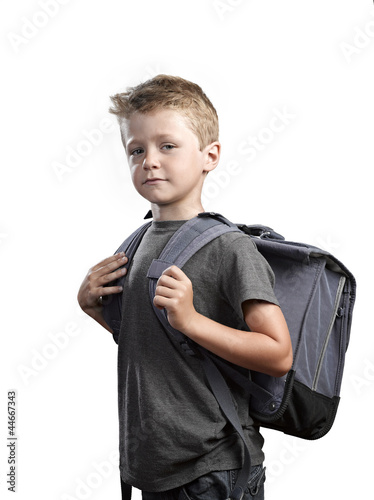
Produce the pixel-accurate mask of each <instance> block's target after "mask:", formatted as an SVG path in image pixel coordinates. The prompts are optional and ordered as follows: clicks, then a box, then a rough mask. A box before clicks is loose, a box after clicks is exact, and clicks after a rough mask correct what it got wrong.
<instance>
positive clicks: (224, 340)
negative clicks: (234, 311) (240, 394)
mask: <svg viewBox="0 0 374 500" xmlns="http://www.w3.org/2000/svg"><path fill="white" fill-rule="evenodd" d="M154 304H155V306H156V307H158V308H159V309H163V308H165V309H166V310H167V313H168V320H169V323H170V324H171V326H172V327H173V328H175V329H177V330H179V331H181V332H182V333H184V334H185V335H187V336H188V337H189V338H191V339H192V340H194V341H195V342H196V343H198V344H200V345H201V346H202V347H205V348H206V349H208V350H209V351H211V352H213V353H214V354H217V355H218V356H220V357H222V358H223V359H226V360H227V361H230V362H232V363H234V364H236V365H239V366H242V367H244V368H248V369H250V370H255V371H259V372H262V373H267V374H268V375H272V376H275V377H280V376H282V375H285V374H286V373H287V372H288V371H289V370H290V368H291V366H292V345H291V339H290V335H289V331H288V327H287V324H286V321H285V319H284V316H283V313H282V311H281V309H280V307H278V306H277V305H275V304H271V303H269V302H263V301H255V300H248V301H245V302H243V304H242V309H243V317H244V319H245V322H246V323H247V325H248V327H249V328H250V330H251V331H249V332H247V331H242V330H236V329H235V328H230V327H228V326H225V325H222V324H220V323H217V322H216V321H213V320H211V319H209V318H207V317H206V316H203V315H202V314H199V313H198V312H197V311H196V310H195V308H194V306H193V290H192V284H191V281H190V280H189V279H188V277H187V276H186V275H185V273H184V272H183V271H181V269H179V268H178V267H177V266H171V267H169V268H168V269H166V270H165V271H164V273H163V275H162V276H161V277H160V279H159V281H158V284H157V288H156V295H155V298H154Z"/></svg>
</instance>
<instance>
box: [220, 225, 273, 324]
mask: <svg viewBox="0 0 374 500" xmlns="http://www.w3.org/2000/svg"><path fill="white" fill-rule="evenodd" d="M220 272H221V278H222V281H221V286H222V288H223V289H222V293H223V295H224V297H225V299H226V300H227V302H228V303H229V304H230V305H231V307H232V308H233V309H234V310H235V311H236V313H237V314H238V315H239V316H240V317H242V303H243V302H245V301H246V300H264V301H266V302H270V303H272V304H276V305H279V303H278V301H277V299H276V297H275V294H274V284H275V278H274V273H273V270H272V269H271V267H270V265H269V263H268V262H267V260H266V259H265V258H264V257H263V256H262V255H261V254H260V252H259V251H258V250H257V247H256V246H255V244H254V242H253V241H252V239H251V238H250V237H249V236H247V235H244V234H243V235H239V236H237V235H235V239H232V240H231V242H230V244H229V245H227V246H226V249H225V252H224V256H223V257H222V260H221V269H220Z"/></svg>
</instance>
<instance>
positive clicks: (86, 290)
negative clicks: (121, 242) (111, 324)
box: [77, 252, 127, 326]
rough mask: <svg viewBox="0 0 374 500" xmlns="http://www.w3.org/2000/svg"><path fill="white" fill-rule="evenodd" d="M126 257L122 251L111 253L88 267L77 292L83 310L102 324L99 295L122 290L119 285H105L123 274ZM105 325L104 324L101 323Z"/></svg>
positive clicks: (101, 307) (124, 272) (125, 270)
mask: <svg viewBox="0 0 374 500" xmlns="http://www.w3.org/2000/svg"><path fill="white" fill-rule="evenodd" d="M126 262H127V257H126V255H125V254H124V252H121V253H118V254H116V255H112V256H111V257H108V258H107V259H104V260H102V261H101V262H99V263H98V264H96V266H93V267H91V269H89V271H88V273H87V275H86V277H85V278H84V280H83V282H82V284H81V286H80V288H79V292H78V297H77V298H78V303H79V305H80V307H81V308H82V309H83V311H84V312H85V313H86V314H88V315H89V316H91V317H92V318H93V319H95V320H96V321H98V322H99V323H100V324H103V323H102V321H103V319H102V315H101V311H102V309H103V306H102V304H101V297H103V296H104V295H110V294H112V293H120V292H122V287H121V286H107V284H108V283H110V282H111V281H114V280H116V279H118V278H121V277H122V276H124V275H125V274H126V272H127V269H126V268H125V267H122V268H121V269H119V267H121V266H124V265H125V264H126ZM103 326H105V325H103Z"/></svg>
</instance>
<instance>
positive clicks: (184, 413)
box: [78, 75, 292, 500]
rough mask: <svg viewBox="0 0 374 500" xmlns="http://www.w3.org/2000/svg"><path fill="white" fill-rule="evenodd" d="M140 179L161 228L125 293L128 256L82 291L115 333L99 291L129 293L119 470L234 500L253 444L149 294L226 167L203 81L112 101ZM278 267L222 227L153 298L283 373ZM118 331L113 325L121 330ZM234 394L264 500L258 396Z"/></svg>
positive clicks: (222, 352)
mask: <svg viewBox="0 0 374 500" xmlns="http://www.w3.org/2000/svg"><path fill="white" fill-rule="evenodd" d="M112 102H113V107H112V108H111V110H110V111H111V112H112V113H114V114H115V115H117V118H118V121H119V125H120V130H121V137H122V141H123V145H124V148H125V151H126V155H127V159H128V163H129V167H130V172H131V178H132V182H133V184H134V187H135V189H136V190H137V191H138V192H139V194H140V195H141V196H142V197H144V198H145V199H146V200H148V201H149V202H150V204H151V210H152V215H153V222H152V226H151V228H150V229H148V231H147V232H146V234H145V236H144V238H143V240H142V242H141V244H140V246H139V248H138V249H137V251H136V254H135V256H134V259H133V261H132V264H131V267H130V269H129V272H128V276H127V277H126V279H125V282H124V286H123V290H122V289H121V288H120V287H116V286H110V285H109V286H104V285H107V284H108V283H110V282H112V281H113V280H114V279H116V278H118V277H120V276H122V275H124V274H125V273H126V270H124V269H123V268H121V266H123V264H124V263H126V261H127V258H126V256H125V255H123V254H119V255H114V256H111V257H109V258H107V259H104V260H103V261H101V262H99V263H98V264H97V265H96V266H94V267H92V268H91V269H90V270H89V272H88V274H87V276H86V278H85V279H84V281H83V283H82V285H81V288H80V291H79V293H78V301H79V303H80V306H81V307H82V309H83V310H84V311H85V312H86V313H87V314H89V315H90V316H92V317H93V318H94V319H95V320H96V321H98V322H99V323H100V324H101V325H102V326H104V327H105V328H106V329H107V330H109V331H110V332H112V330H111V328H110V327H109V326H108V325H107V324H106V322H105V320H104V318H103V315H102V306H101V305H100V300H101V297H102V296H104V295H108V294H112V293H120V292H123V299H122V310H123V319H122V325H121V330H120V334H119V336H118V337H115V341H116V342H117V343H118V390H119V422H120V471H121V484H122V489H123V498H127V497H125V495H126V484H130V485H133V486H135V487H137V488H139V489H141V490H142V495H143V496H142V497H143V499H145V500H156V499H176V500H177V499H178V500H181V499H189V498H193V499H201V500H208V499H209V500H220V499H226V498H228V497H229V494H230V491H231V489H232V487H233V485H234V484H235V480H236V477H237V474H238V470H240V467H241V465H242V456H243V449H242V448H243V446H242V443H241V441H240V439H239V438H238V436H237V434H236V433H235V431H234V430H233V428H232V427H231V426H230V424H228V423H227V421H226V419H225V417H224V416H223V414H222V413H221V410H220V408H219V406H218V404H217V402H216V400H215V398H214V396H213V394H212V392H211V391H210V389H209V388H208V386H207V383H206V381H205V378H204V374H203V369H202V366H201V364H200V360H198V359H196V358H193V357H191V356H188V355H186V354H185V353H184V352H183V350H182V349H181V347H180V345H179V343H178V342H177V341H175V339H174V338H173V337H172V336H171V335H170V334H169V333H166V332H165V330H164V329H163V327H162V326H161V324H160V323H159V321H158V320H157V318H156V315H155V314H154V311H153V308H152V304H151V303H150V300H149V295H148V280H147V277H146V275H147V271H148V268H149V265H150V263H151V262H152V260H153V259H154V258H157V257H158V256H159V254H160V252H161V250H162V249H163V247H164V246H165V244H166V242H167V241H168V240H169V239H170V237H171V236H172V235H173V233H174V232H175V231H176V230H177V229H178V228H179V227H180V226H181V225H182V224H183V223H184V222H185V221H186V220H189V219H191V218H193V217H195V216H196V215H197V214H198V213H200V212H203V211H204V209H203V207H202V204H201V191H202V187H203V182H204V180H205V178H206V176H207V174H208V172H211V171H212V170H213V169H214V168H215V167H216V166H217V164H218V161H219V157H220V149H221V146H220V143H219V142H218V118H217V113H216V110H215V109H214V107H213V105H212V104H211V102H210V101H209V99H208V98H207V96H206V95H205V94H204V93H203V91H202V90H201V88H200V87H199V86H198V85H196V84H194V83H192V82H189V81H187V80H184V79H182V78H179V77H173V76H166V75H158V76H157V77H155V78H153V79H151V80H149V81H147V82H145V83H143V84H140V85H138V86H136V87H133V88H130V89H128V91H127V92H125V93H121V94H117V95H115V96H113V97H112ZM273 280H274V277H273V274H272V271H271V269H270V268H269V266H268V264H267V263H266V261H265V260H264V259H263V258H262V257H261V255H260V254H259V253H258V252H257V250H256V248H255V246H254V244H253V242H252V241H251V239H250V238H249V237H248V236H246V235H244V234H241V233H236V232H234V233H228V234H224V235H222V236H220V237H218V238H216V239H215V240H213V241H212V242H211V243H209V244H208V245H206V246H205V247H203V248H202V249H201V250H199V251H198V252H197V253H196V254H195V255H194V256H193V257H192V258H191V259H190V260H189V261H188V262H187V263H186V264H185V265H184V266H183V270H181V269H179V268H177V267H176V266H171V267H170V268H168V269H166V270H165V271H164V273H163V275H162V276H161V278H160V279H159V281H158V284H157V289H156V295H155V298H154V304H155V306H156V307H157V308H159V309H166V311H167V315H168V320H169V322H170V324H171V326H173V327H174V328H175V329H177V330H180V331H181V332H182V333H184V334H185V335H186V336H188V337H189V338H190V339H192V340H193V341H195V342H196V343H198V344H200V345H201V346H203V347H204V348H206V349H208V350H210V351H212V352H213V353H214V354H216V355H218V356H220V357H222V358H224V359H225V360H227V361H229V362H232V363H235V364H236V365H239V366H241V367H243V368H246V369H251V370H256V371H260V372H263V373H268V374H270V375H273V376H281V375H283V374H285V373H287V372H288V370H289V369H290V368H291V363H292V350H291V342H290V337H289V332H288V329H287V325H286V322H285V320H284V317H283V314H282V312H281V310H280V308H279V306H278V303H277V300H276V298H275V296H274V293H273ZM112 333H113V332H112ZM232 394H233V397H234V400H235V403H236V406H237V409H238V414H239V416H240V420H241V423H242V426H243V429H244V432H245V436H246V438H247V441H248V445H249V449H250V452H251V463H252V471H251V478H250V482H249V485H248V489H247V491H246V494H245V496H244V498H245V499H246V500H250V499H256V500H260V499H263V498H264V489H263V482H264V469H263V465H262V464H263V459H264V455H263V452H262V445H263V438H262V436H261V435H260V433H259V430H258V428H256V427H255V426H254V425H253V421H252V419H251V417H250V416H249V414H248V401H247V399H246V397H245V396H244V395H243V394H242V392H241V391H240V390H239V389H237V388H235V387H234V386H233V387H232Z"/></svg>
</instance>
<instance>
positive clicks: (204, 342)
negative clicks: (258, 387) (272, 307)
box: [184, 313, 290, 377]
mask: <svg viewBox="0 0 374 500" xmlns="http://www.w3.org/2000/svg"><path fill="white" fill-rule="evenodd" d="M184 333H185V334H186V335H187V336H188V337H189V338H191V339H192V340H194V341H195V342H196V343H197V344H199V345H201V346H202V347H204V348H206V349H208V350H209V351H211V352H213V353H214V354H217V355H218V356H220V357H221V358H223V359H226V360H227V361H230V362H232V363H234V364H236V365H239V366H242V367H243V368H247V369H250V370H255V371H259V372H261V373H267V374H268V375H272V376H275V377H280V376H282V375H284V374H285V373H287V372H288V371H289V369H290V357H289V351H288V349H287V348H285V347H284V346H283V345H282V344H281V343H280V342H278V341H277V340H274V339H273V338H271V337H269V336H268V335H264V334H262V333H258V332H253V331H242V330H236V329H234V328H230V327H228V326H225V325H222V324H220V323H217V322H216V321H213V320H211V319H209V318H207V317H206V316H203V315H202V314H199V313H196V316H195V317H194V319H193V320H192V321H191V322H190V325H189V328H188V330H187V331H185V332H184Z"/></svg>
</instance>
